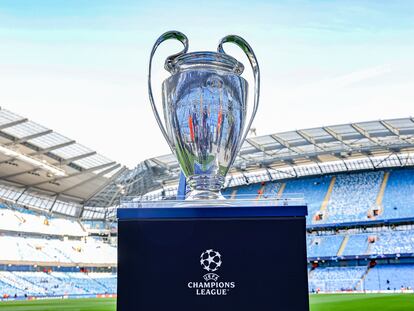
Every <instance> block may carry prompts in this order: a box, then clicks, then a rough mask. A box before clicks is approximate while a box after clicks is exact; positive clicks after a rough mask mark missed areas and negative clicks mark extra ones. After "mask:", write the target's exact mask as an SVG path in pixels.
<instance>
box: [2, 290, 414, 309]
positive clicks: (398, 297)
mask: <svg viewBox="0 0 414 311" xmlns="http://www.w3.org/2000/svg"><path fill="white" fill-rule="evenodd" d="M310 301H311V311H332V310H335V311H355V310H364V311H408V310H410V311H412V310H414V294H395V295H391V294H366V295H365V294H342V295H341V294H339V295H312V296H311V297H310ZM2 310H7V311H56V310H63V311H115V310H116V302H115V299H109V298H105V299H73V300H72V299H71V300H36V301H12V302H0V311H2Z"/></svg>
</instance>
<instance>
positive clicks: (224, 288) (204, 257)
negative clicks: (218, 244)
mask: <svg viewBox="0 0 414 311" xmlns="http://www.w3.org/2000/svg"><path fill="white" fill-rule="evenodd" d="M200 264H201V267H202V268H203V269H204V270H206V271H207V272H208V273H207V274H205V275H204V276H203V278H204V280H205V282H188V285H187V286H188V288H190V289H195V292H196V295H198V296H226V295H227V294H228V293H229V291H230V289H232V288H235V287H236V283H235V282H217V280H218V279H219V277H220V276H219V275H218V274H216V273H214V272H216V271H217V270H218V269H219V268H220V267H221V265H222V264H223V259H222V256H221V254H220V253H219V252H218V251H216V250H213V249H208V250H206V251H204V252H202V253H201V255H200Z"/></svg>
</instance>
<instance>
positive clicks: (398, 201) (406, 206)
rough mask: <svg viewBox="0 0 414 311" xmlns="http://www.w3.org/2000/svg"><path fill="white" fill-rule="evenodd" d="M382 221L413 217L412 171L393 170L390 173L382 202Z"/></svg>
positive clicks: (413, 192)
mask: <svg viewBox="0 0 414 311" xmlns="http://www.w3.org/2000/svg"><path fill="white" fill-rule="evenodd" d="M382 205H383V207H384V212H383V214H382V216H381V217H382V218H383V219H392V218H405V217H413V216H414V170H413V169H404V170H394V171H392V172H391V173H390V176H389V179H388V183H387V187H386V189H385V193H384V199H383V201H382Z"/></svg>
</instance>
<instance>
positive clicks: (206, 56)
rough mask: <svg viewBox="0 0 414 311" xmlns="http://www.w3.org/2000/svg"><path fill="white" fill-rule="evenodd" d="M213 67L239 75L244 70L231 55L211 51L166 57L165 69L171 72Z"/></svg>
mask: <svg viewBox="0 0 414 311" xmlns="http://www.w3.org/2000/svg"><path fill="white" fill-rule="evenodd" d="M209 67H211V68H213V69H219V70H222V71H229V72H232V73H235V74H237V75H241V74H242V73H243V71H244V65H243V64H242V63H241V62H239V61H238V60H237V59H235V58H234V57H232V56H231V55H228V54H224V53H220V52H212V51H197V52H190V53H185V54H180V55H178V56H176V57H174V58H167V59H166V61H165V69H166V70H167V71H169V72H170V73H171V74H174V73H177V72H179V71H183V70H189V69H200V68H209Z"/></svg>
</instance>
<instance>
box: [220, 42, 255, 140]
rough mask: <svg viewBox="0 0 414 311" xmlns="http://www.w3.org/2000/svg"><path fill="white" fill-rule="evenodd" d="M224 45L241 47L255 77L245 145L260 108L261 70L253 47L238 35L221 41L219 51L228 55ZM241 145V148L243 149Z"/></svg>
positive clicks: (244, 136)
mask: <svg viewBox="0 0 414 311" xmlns="http://www.w3.org/2000/svg"><path fill="white" fill-rule="evenodd" d="M224 43H234V44H235V45H237V46H238V47H240V48H241V49H242V50H243V52H244V53H245V54H246V56H247V58H248V59H249V62H250V65H251V66H252V70H253V76H254V105H253V111H252V116H251V118H250V121H249V123H248V124H247V127H246V129H245V132H244V135H243V136H242V137H243V139H242V140H241V145H242V144H243V142H244V140H245V139H246V137H247V134H248V133H249V130H250V127H251V126H252V123H253V120H254V117H255V116H256V113H257V108H258V106H259V95H260V69H259V63H258V62H257V58H256V55H254V52H253V49H252V48H251V46H250V45H249V44H248V43H247V42H246V40H244V39H243V38H242V37H239V36H236V35H228V36H225V37H224V38H223V39H221V40H220V43H219V45H218V48H217V51H218V52H219V53H224V54H225V53H226V52H224V50H223V44H224ZM241 145H240V147H241Z"/></svg>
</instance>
